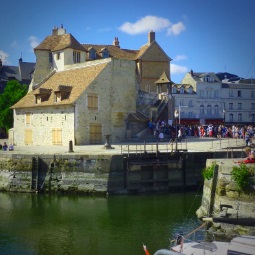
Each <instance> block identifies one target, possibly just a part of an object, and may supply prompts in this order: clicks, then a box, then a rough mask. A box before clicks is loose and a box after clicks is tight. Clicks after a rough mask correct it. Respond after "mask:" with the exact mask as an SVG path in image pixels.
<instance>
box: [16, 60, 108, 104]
mask: <svg viewBox="0 0 255 255" xmlns="http://www.w3.org/2000/svg"><path fill="white" fill-rule="evenodd" d="M110 61H111V60H110V59H109V61H103V62H99V63H97V64H93V65H88V66H84V67H80V68H73V69H69V70H65V71H60V72H56V73H54V74H53V75H52V76H51V77H50V78H49V79H47V80H46V81H45V82H44V83H43V84H42V85H41V86H40V87H39V88H38V89H36V90H34V91H32V92H29V93H28V94H27V95H26V96H25V97H23V98H22V99H21V100H20V101H19V102H17V103H16V104H15V105H13V106H12V108H13V109H16V108H31V107H32V108H35V107H44V106H47V107H48V106H57V105H70V104H73V103H74V102H75V101H76V100H77V99H78V98H79V97H80V95H81V94H82V93H83V92H84V91H85V89H86V88H87V87H88V86H89V85H90V84H91V82H93V80H94V79H95V78H96V77H97V76H98V75H99V74H100V73H101V72H102V70H103V69H104V68H105V67H106V66H107V65H108V63H109V62H110ZM64 87H65V88H68V87H69V88H70V87H71V89H69V91H70V95H69V97H68V98H67V99H65V100H62V101H60V102H55V101H54V92H57V91H59V90H60V88H61V89H63V88H64ZM50 91H51V94H50V96H49V98H48V100H46V101H43V102H41V103H40V104H35V95H38V94H42V93H46V92H50Z"/></svg>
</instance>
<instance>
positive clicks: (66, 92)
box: [54, 85, 72, 102]
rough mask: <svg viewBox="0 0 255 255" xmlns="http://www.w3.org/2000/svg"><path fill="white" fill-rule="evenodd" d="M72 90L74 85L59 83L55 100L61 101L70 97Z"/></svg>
mask: <svg viewBox="0 0 255 255" xmlns="http://www.w3.org/2000/svg"><path fill="white" fill-rule="evenodd" d="M71 91H72V86H67V85H59V86H58V88H57V90H56V91H54V102H61V101H63V100H65V99H69V96H70V94H71Z"/></svg>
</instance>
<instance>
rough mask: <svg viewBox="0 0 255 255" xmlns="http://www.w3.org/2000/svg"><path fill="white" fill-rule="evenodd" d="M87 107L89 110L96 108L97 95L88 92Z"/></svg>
mask: <svg viewBox="0 0 255 255" xmlns="http://www.w3.org/2000/svg"><path fill="white" fill-rule="evenodd" d="M88 109H89V110H97V109H98V95H95V94H88Z"/></svg>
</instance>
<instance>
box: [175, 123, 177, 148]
mask: <svg viewBox="0 0 255 255" xmlns="http://www.w3.org/2000/svg"><path fill="white" fill-rule="evenodd" d="M177 141H178V133H177V118H176V120H175V151H177V147H178V145H177Z"/></svg>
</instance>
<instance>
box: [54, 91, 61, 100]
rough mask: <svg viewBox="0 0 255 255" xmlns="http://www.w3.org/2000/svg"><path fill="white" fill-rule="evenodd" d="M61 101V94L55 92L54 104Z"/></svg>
mask: <svg viewBox="0 0 255 255" xmlns="http://www.w3.org/2000/svg"><path fill="white" fill-rule="evenodd" d="M60 101H61V92H59V91H58V92H55V102H60Z"/></svg>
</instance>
